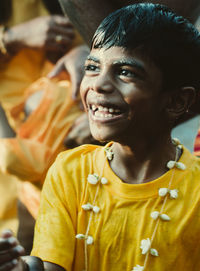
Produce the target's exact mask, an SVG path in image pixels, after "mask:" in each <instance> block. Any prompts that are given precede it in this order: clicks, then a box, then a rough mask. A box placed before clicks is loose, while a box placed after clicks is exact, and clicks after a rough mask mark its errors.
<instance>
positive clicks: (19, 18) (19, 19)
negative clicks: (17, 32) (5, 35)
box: [6, 0, 49, 27]
mask: <svg viewBox="0 0 200 271" xmlns="http://www.w3.org/2000/svg"><path fill="white" fill-rule="evenodd" d="M48 14H49V12H48V11H47V9H46V8H45V6H44V4H43V2H42V1H41V0H20V1H19V0H12V16H11V18H10V19H9V21H8V22H7V23H6V26H9V27H10V26H13V25H16V24H20V23H23V22H26V21H28V20H31V19H33V18H35V17H38V16H45V15H48Z"/></svg>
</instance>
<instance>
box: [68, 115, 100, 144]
mask: <svg viewBox="0 0 200 271" xmlns="http://www.w3.org/2000/svg"><path fill="white" fill-rule="evenodd" d="M64 144H65V146H66V147H67V148H75V147H77V146H80V145H82V144H99V142H97V141H96V140H95V139H94V138H93V137H92V135H91V132H90V127H89V121H88V116H87V114H86V113H83V114H82V115H81V116H80V117H78V118H77V119H76V121H75V122H74V125H73V126H72V128H71V131H70V132H69V134H68V136H67V137H66V138H65V141H64Z"/></svg>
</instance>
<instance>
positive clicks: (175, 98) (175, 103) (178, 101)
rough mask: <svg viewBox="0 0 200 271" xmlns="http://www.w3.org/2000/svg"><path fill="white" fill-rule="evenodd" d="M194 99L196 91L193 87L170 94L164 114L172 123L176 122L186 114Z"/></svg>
mask: <svg viewBox="0 0 200 271" xmlns="http://www.w3.org/2000/svg"><path fill="white" fill-rule="evenodd" d="M195 97H196V90H195V88H193V87H183V88H181V89H178V90H177V91H173V92H171V93H170V95H169V99H168V102H167V106H166V113H167V115H168V117H169V119H170V120H172V121H173V120H176V119H178V118H179V117H181V116H182V115H183V114H184V113H186V112H188V110H189V108H190V107H191V105H192V104H193V103H194V101H195Z"/></svg>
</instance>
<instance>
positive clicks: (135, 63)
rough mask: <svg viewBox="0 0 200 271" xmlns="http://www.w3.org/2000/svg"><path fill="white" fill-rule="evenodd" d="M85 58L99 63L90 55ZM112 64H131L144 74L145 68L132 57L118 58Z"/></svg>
mask: <svg viewBox="0 0 200 271" xmlns="http://www.w3.org/2000/svg"><path fill="white" fill-rule="evenodd" d="M86 60H91V61H94V62H96V63H100V61H99V59H98V58H96V57H94V56H92V55H89V56H87V59H86ZM113 65H129V66H133V67H135V68H137V69H138V70H140V71H141V72H142V73H144V74H146V70H145V68H144V66H143V65H142V64H141V63H140V62H138V61H136V60H134V59H119V60H116V61H114V62H113Z"/></svg>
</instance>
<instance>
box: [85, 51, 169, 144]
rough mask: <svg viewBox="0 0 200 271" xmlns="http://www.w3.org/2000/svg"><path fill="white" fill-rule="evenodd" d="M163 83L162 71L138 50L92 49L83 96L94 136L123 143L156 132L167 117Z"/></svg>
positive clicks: (87, 65) (86, 70) (87, 64)
mask: <svg viewBox="0 0 200 271" xmlns="http://www.w3.org/2000/svg"><path fill="white" fill-rule="evenodd" d="M161 85H162V74H161V72H160V70H159V69H158V68H157V67H156V66H155V65H154V63H153V62H152V61H150V60H148V59H145V58H144V56H142V55H141V54H140V53H139V52H137V50H134V51H132V52H128V51H127V50H125V49H123V48H121V47H111V48H109V49H106V50H105V49H104V48H101V49H92V50H91V52H90V55H89V56H88V59H87V60H86V63H85V76H84V78H83V81H82V83H81V96H82V100H83V104H84V107H85V109H86V111H87V112H88V115H89V122H90V129H91V132H92V135H93V137H94V138H96V139H97V140H99V141H108V140H114V141H118V142H121V143H122V142H123V141H128V140H129V139H130V140H134V137H135V138H138V136H139V137H140V136H141V135H142V136H144V134H145V135H146V136H148V133H149V132H151V133H152V132H153V133H154V132H155V133H156V130H157V129H158V127H160V125H161V124H162V123H163V120H164V96H165V95H164V94H163V92H162V90H161ZM125 143H128V142H125Z"/></svg>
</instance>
